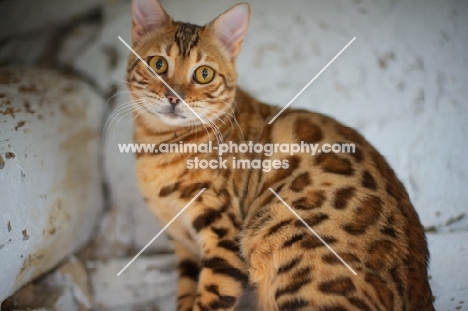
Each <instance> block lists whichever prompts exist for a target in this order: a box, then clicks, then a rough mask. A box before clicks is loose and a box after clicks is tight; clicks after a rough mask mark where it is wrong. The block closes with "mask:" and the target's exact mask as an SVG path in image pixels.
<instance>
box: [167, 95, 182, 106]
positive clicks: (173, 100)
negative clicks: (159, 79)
mask: <svg viewBox="0 0 468 311" xmlns="http://www.w3.org/2000/svg"><path fill="white" fill-rule="evenodd" d="M166 97H167V99H169V102H170V103H171V105H174V106H175V105H177V104H178V103H179V102H180V99H179V98H178V97H177V96H175V95H167V96H166Z"/></svg>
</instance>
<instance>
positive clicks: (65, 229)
mask: <svg viewBox="0 0 468 311" xmlns="http://www.w3.org/2000/svg"><path fill="white" fill-rule="evenodd" d="M101 116H102V100H101V98H100V97H98V96H97V95H96V94H95V93H94V92H93V91H92V90H91V88H89V87H88V86H86V85H85V84H83V83H82V82H80V81H79V80H77V79H75V78H73V77H70V76H65V75H62V74H58V73H56V72H54V71H46V70H32V69H25V68H15V69H2V70H0V133H1V136H0V137H1V138H0V158H1V161H0V162H1V163H0V184H1V185H2V186H1V187H0V197H1V198H2V200H1V203H0V210H1V216H0V258H2V260H1V261H0V271H1V278H2V281H1V282H0V301H2V300H3V299H4V298H6V297H8V296H9V295H11V294H12V293H13V292H14V291H15V290H17V289H18V288H20V287H21V286H22V285H24V284H25V283H27V282H29V281H30V280H32V279H34V278H35V277H37V276H39V275H41V274H42V273H44V272H46V271H47V270H49V269H51V268H53V267H54V266H55V265H57V263H58V262H59V261H60V260H62V259H63V258H64V257H65V256H66V255H68V254H70V253H71V252H73V251H75V250H77V249H78V248H80V247H82V246H83V245H84V243H86V242H87V241H88V239H89V237H90V235H91V233H92V229H93V227H94V225H95V223H96V220H97V216H98V215H99V213H100V211H101V210H102V206H103V201H102V188H101V178H102V176H101V170H100V166H99V154H100V151H99V141H100V135H99V134H100V125H101Z"/></svg>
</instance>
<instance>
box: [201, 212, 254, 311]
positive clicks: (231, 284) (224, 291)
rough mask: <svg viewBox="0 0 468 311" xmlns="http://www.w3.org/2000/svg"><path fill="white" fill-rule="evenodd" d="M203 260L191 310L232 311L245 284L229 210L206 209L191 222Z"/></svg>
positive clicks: (233, 221)
mask: <svg viewBox="0 0 468 311" xmlns="http://www.w3.org/2000/svg"><path fill="white" fill-rule="evenodd" d="M193 227H194V229H195V231H197V238H198V241H199V242H200V243H201V248H202V260H201V271H200V276H199V280H198V288H197V297H196V300H195V303H194V307H193V310H195V311H212V310H226V311H229V310H234V308H235V307H236V305H237V304H238V301H239V298H240V296H241V295H242V292H243V289H244V287H245V286H246V285H247V284H248V275H247V269H246V266H245V263H244V260H243V259H242V257H241V255H240V251H239V246H238V238H237V237H238V235H239V231H240V226H239V225H238V222H237V220H236V217H235V216H234V213H230V212H228V207H226V206H225V207H221V208H220V209H211V208H205V209H204V210H202V211H201V212H200V213H199V214H198V215H196V217H195V218H194V220H193Z"/></svg>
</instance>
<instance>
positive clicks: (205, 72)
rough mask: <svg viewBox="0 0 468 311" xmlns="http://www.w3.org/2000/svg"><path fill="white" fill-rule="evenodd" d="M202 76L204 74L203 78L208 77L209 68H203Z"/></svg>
mask: <svg viewBox="0 0 468 311" xmlns="http://www.w3.org/2000/svg"><path fill="white" fill-rule="evenodd" d="M202 76H203V79H206V77H208V70H206V69H203V71H202Z"/></svg>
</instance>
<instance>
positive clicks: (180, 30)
mask: <svg viewBox="0 0 468 311" xmlns="http://www.w3.org/2000/svg"><path fill="white" fill-rule="evenodd" d="M176 25H177V30H176V32H175V36H174V39H175V42H176V44H177V46H178V48H179V51H180V54H182V55H183V56H188V55H189V54H190V51H191V49H193V48H194V47H195V46H197V43H198V41H199V39H200V32H201V30H202V29H203V27H200V26H197V25H193V24H189V23H176Z"/></svg>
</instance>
